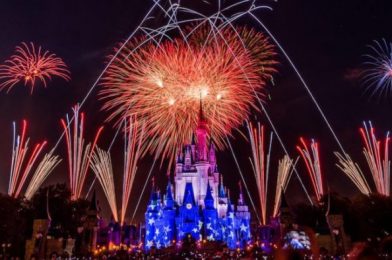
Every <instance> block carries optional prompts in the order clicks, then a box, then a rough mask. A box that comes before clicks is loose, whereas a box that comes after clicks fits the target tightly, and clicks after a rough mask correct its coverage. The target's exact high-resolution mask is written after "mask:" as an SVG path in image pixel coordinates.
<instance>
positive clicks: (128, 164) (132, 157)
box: [121, 118, 144, 224]
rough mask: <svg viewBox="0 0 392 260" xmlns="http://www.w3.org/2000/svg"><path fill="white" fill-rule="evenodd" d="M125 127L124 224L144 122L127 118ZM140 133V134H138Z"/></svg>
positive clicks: (122, 215)
mask: <svg viewBox="0 0 392 260" xmlns="http://www.w3.org/2000/svg"><path fill="white" fill-rule="evenodd" d="M125 125H126V129H125V131H124V132H125V134H124V139H125V145H124V176H123V191H122V192H123V193H122V204H121V224H124V221H125V214H126V212H127V208H128V203H129V198H130V196H131V191H132V187H133V182H134V181H135V176H136V171H137V162H138V161H139V158H140V153H141V146H142V140H143V137H144V124H143V125H141V124H140V123H139V122H138V121H137V120H135V119H132V118H131V119H129V120H128V122H125ZM138 134H140V136H138Z"/></svg>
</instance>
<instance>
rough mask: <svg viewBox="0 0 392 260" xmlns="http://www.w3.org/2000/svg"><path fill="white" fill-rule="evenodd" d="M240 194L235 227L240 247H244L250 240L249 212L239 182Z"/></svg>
mask: <svg viewBox="0 0 392 260" xmlns="http://www.w3.org/2000/svg"><path fill="white" fill-rule="evenodd" d="M239 189H240V195H239V198H238V203H237V211H236V214H235V216H236V220H237V223H236V229H237V230H238V238H237V239H238V242H239V244H240V246H241V247H245V246H246V244H247V242H248V241H249V240H250V235H251V234H250V212H249V208H248V206H247V205H246V203H245V200H244V193H243V192H242V185H241V182H239Z"/></svg>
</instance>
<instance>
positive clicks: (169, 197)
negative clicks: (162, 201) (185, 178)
mask: <svg viewBox="0 0 392 260" xmlns="http://www.w3.org/2000/svg"><path fill="white" fill-rule="evenodd" d="M166 200H173V195H172V190H171V184H170V182H168V183H167V187H166Z"/></svg>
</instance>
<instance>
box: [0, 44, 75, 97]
mask: <svg viewBox="0 0 392 260" xmlns="http://www.w3.org/2000/svg"><path fill="white" fill-rule="evenodd" d="M55 76H56V77H60V78H63V79H65V80H67V81H68V80H70V76H69V71H68V69H67V66H66V65H65V63H64V62H63V60H62V59H61V58H59V57H57V56H56V55H55V54H52V53H49V52H48V51H43V50H42V48H41V47H38V48H37V47H35V46H34V44H33V43H32V42H30V44H27V43H24V42H22V43H21V44H20V45H19V46H17V47H16V48H15V54H14V55H12V56H11V57H10V58H9V59H8V60H6V61H5V62H4V64H3V65H0V90H3V89H6V90H7V92H9V91H10V90H11V89H12V88H13V87H14V86H15V85H16V84H18V83H20V82H23V83H24V85H25V86H28V87H30V92H31V93H33V90H34V87H35V85H36V83H37V81H40V82H41V83H42V84H43V85H44V86H45V87H46V86H47V81H48V80H50V79H52V78H53V77H55Z"/></svg>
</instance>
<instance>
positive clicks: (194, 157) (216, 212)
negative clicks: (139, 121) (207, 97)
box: [145, 107, 251, 250]
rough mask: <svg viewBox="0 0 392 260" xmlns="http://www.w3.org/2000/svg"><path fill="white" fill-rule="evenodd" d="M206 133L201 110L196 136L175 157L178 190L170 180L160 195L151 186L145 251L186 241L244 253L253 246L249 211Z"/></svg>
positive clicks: (241, 194) (146, 220)
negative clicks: (226, 181)
mask: <svg viewBox="0 0 392 260" xmlns="http://www.w3.org/2000/svg"><path fill="white" fill-rule="evenodd" d="M207 134H208V124H207V121H206V120H205V119H204V117H203V112H202V109H201V107H200V115H199V122H198V126H197V129H196V136H195V135H194V136H193V138H192V142H191V144H187V145H184V146H183V149H182V151H181V152H180V153H179V154H178V156H177V162H176V167H175V172H174V186H173V185H172V184H171V183H170V181H168V184H167V187H166V190H165V192H164V194H160V192H159V190H158V189H157V188H156V187H155V185H153V188H152V192H151V196H150V199H149V203H148V206H147V210H146V213H145V228H146V234H145V249H146V250H150V249H151V248H152V247H154V248H165V247H169V246H174V245H175V246H179V245H181V243H182V241H184V239H185V238H191V239H193V240H194V241H201V240H208V241H217V242H222V243H225V244H226V245H227V246H228V248H230V249H235V248H244V247H245V246H246V245H247V244H248V243H249V242H250V238H251V235H250V212H249V210H248V206H247V205H246V203H245V201H244V197H243V193H242V190H241V192H240V194H239V199H238V203H237V206H236V207H235V206H234V205H233V204H232V203H231V201H230V196H229V192H227V191H226V189H225V187H224V185H223V177H222V174H220V173H219V172H218V167H217V162H216V156H215V147H214V144H213V142H212V141H210V142H209V145H208V144H207ZM195 137H196V140H195ZM161 195H163V197H162V196H161Z"/></svg>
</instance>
